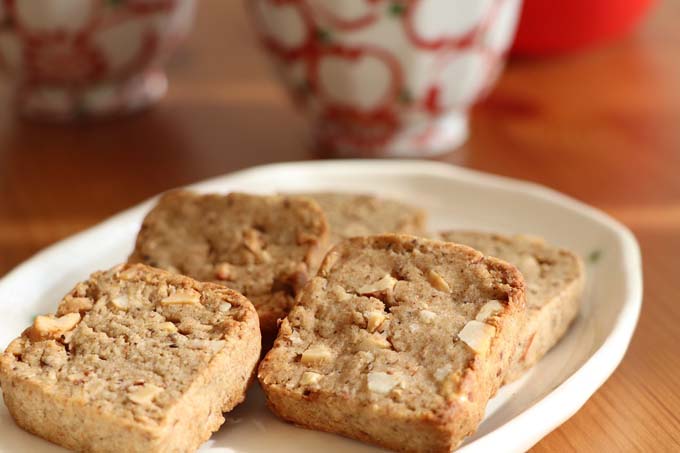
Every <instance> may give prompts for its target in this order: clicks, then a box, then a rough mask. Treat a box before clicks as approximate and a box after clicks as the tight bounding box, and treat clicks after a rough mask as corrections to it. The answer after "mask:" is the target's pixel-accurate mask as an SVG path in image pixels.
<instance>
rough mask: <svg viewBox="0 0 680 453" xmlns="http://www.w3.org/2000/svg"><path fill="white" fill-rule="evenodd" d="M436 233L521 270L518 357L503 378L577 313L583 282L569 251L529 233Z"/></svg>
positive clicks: (515, 374) (528, 363)
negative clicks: (523, 301)
mask: <svg viewBox="0 0 680 453" xmlns="http://www.w3.org/2000/svg"><path fill="white" fill-rule="evenodd" d="M439 237H440V238H441V239H443V240H446V241H451V242H456V243H459V244H464V245H467V246H470V247H472V248H474V249H477V250H479V251H480V252H482V253H484V254H485V255H489V256H495V257H497V258H500V259H502V260H504V261H507V262H509V263H511V264H514V265H515V266H517V268H518V269H519V270H520V272H522V274H523V275H524V279H525V282H526V286H527V291H526V293H527V320H526V324H525V327H524V329H522V335H521V337H520V340H519V354H518V355H517V362H516V364H515V365H514V366H513V367H512V368H511V369H510V371H509V373H508V375H507V376H506V378H505V383H508V382H512V381H514V380H515V379H518V378H519V377H521V376H522V374H524V372H525V371H526V370H527V369H529V368H530V367H532V366H533V365H535V364H536V363H537V362H538V361H539V360H540V359H541V358H542V357H543V356H544V355H545V354H546V353H547V352H548V351H549V350H550V348H552V347H553V346H554V345H555V343H557V341H558V340H559V339H560V338H562V336H563V335H564V333H565V332H566V331H567V328H568V327H569V325H570V324H571V323H572V321H573V320H574V318H575V317H576V315H577V314H578V310H579V306H580V303H581V298H582V295H583V288H584V283H585V273H584V269H583V262H582V261H581V259H580V258H579V257H578V256H577V255H575V254H574V253H572V252H570V251H569V250H566V249H563V248H559V247H555V246H553V245H550V244H548V243H546V242H545V241H544V240H543V239H541V238H536V237H531V236H522V235H517V236H503V235H500V234H494V233H481V232H472V231H448V232H445V233H440V236H439Z"/></svg>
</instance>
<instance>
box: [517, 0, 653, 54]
mask: <svg viewBox="0 0 680 453" xmlns="http://www.w3.org/2000/svg"><path fill="white" fill-rule="evenodd" d="M653 3H654V0H524V6H523V10H522V16H521V19H520V23H519V28H518V30H517V36H516V38H515V43H514V44H513V47H512V53H513V54H516V55H548V54H554V53H561V52H568V51H570V50H575V49H579V48H583V47H587V46H590V45H593V44H597V43H599V42H603V41H608V40H612V39H615V38H618V37H620V36H623V35H625V34H626V33H628V32H629V31H630V30H631V29H632V28H633V27H634V26H635V24H637V23H638V21H639V20H640V19H641V18H642V16H643V15H644V13H645V12H646V11H647V10H648V9H649V8H650V6H651V5H652V4H653Z"/></svg>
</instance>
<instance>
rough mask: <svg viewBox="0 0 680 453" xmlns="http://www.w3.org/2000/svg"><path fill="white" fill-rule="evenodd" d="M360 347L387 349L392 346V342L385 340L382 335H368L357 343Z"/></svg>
mask: <svg viewBox="0 0 680 453" xmlns="http://www.w3.org/2000/svg"><path fill="white" fill-rule="evenodd" d="M359 347H360V348H361V349H364V350H365V349H375V348H378V349H389V348H391V347H392V343H390V342H389V341H387V338H385V337H384V336H382V335H375V334H374V335H368V336H367V337H365V338H364V339H362V340H361V342H360V343H359Z"/></svg>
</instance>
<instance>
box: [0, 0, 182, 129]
mask: <svg viewBox="0 0 680 453" xmlns="http://www.w3.org/2000/svg"><path fill="white" fill-rule="evenodd" d="M194 6H195V0H0V59H1V61H2V63H3V66H4V68H5V70H6V71H8V72H9V73H10V75H11V76H12V77H13V79H14V81H15V83H16V88H15V95H16V101H17V103H18V108H19V110H20V112H21V113H22V114H24V115H27V116H31V117H40V118H43V119H48V120H69V119H73V118H77V117H82V116H93V115H108V114H117V113H124V112H128V111H132V110H137V109H140V108H142V107H145V106H147V105H149V104H151V103H153V102H155V101H156V100H158V99H159V98H160V97H162V96H163V94H164V93H165V90H166V88H167V79H166V76H165V74H164V72H163V70H162V65H163V63H164V62H165V60H166V59H167V57H168V56H169V54H170V53H171V52H172V51H173V50H174V48H175V46H176V44H177V43H178V42H179V41H180V40H181V39H182V38H183V37H184V36H185V35H186V33H187V32H188V30H189V28H190V25H191V23H192V19H193V13H194Z"/></svg>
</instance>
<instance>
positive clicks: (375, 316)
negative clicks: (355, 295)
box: [364, 310, 385, 332]
mask: <svg viewBox="0 0 680 453" xmlns="http://www.w3.org/2000/svg"><path fill="white" fill-rule="evenodd" d="M364 317H365V318H366V328H367V329H368V331H369V332H375V331H376V330H378V329H379V328H380V325H381V324H382V323H383V321H384V320H385V313H384V312H382V311H378V310H371V311H368V312H366V313H364Z"/></svg>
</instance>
